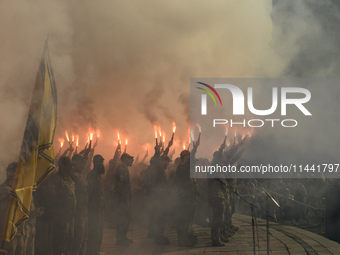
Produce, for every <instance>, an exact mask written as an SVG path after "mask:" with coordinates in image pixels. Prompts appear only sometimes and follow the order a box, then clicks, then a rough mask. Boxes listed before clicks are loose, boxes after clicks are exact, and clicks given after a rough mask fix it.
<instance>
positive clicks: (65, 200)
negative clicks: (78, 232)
mask: <svg viewBox="0 0 340 255" xmlns="http://www.w3.org/2000/svg"><path fill="white" fill-rule="evenodd" d="M51 200H52V201H53V205H54V210H53V221H52V255H64V254H65V255H68V254H72V253H71V249H72V244H73V231H74V216H75V208H76V197H75V187H74V182H73V181H72V179H71V177H70V176H69V175H62V174H61V173H60V170H59V171H58V172H57V173H55V174H54V176H53V179H52V197H51Z"/></svg>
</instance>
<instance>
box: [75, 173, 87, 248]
mask: <svg viewBox="0 0 340 255" xmlns="http://www.w3.org/2000/svg"><path fill="white" fill-rule="evenodd" d="M71 178H72V180H73V181H74V185H75V195H76V200H77V204H76V217H75V221H74V241H73V247H72V254H74V255H78V254H84V251H82V247H83V249H85V246H86V239H87V234H88V233H87V224H88V183H87V180H86V178H85V176H84V175H83V174H82V173H81V172H73V173H72V175H71Z"/></svg>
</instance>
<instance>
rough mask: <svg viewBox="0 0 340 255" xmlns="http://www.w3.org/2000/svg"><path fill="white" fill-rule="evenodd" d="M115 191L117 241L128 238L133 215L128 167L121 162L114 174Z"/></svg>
mask: <svg viewBox="0 0 340 255" xmlns="http://www.w3.org/2000/svg"><path fill="white" fill-rule="evenodd" d="M114 193H115V200H116V206H117V209H116V210H117V217H118V218H119V220H117V237H116V239H117V242H120V241H122V240H125V239H126V234H127V231H128V226H129V223H130V215H131V185H130V174H129V169H128V167H127V166H126V165H125V164H123V163H121V164H120V165H119V166H118V168H117V169H116V172H115V174H114Z"/></svg>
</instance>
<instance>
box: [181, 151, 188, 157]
mask: <svg viewBox="0 0 340 255" xmlns="http://www.w3.org/2000/svg"><path fill="white" fill-rule="evenodd" d="M184 156H190V151H189V150H183V151H182V152H181V159H183V157H184Z"/></svg>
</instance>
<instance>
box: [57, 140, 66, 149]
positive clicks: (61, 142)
mask: <svg viewBox="0 0 340 255" xmlns="http://www.w3.org/2000/svg"><path fill="white" fill-rule="evenodd" d="M64 141H65V140H64V138H58V142H60V148H62V147H63V146H64Z"/></svg>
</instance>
